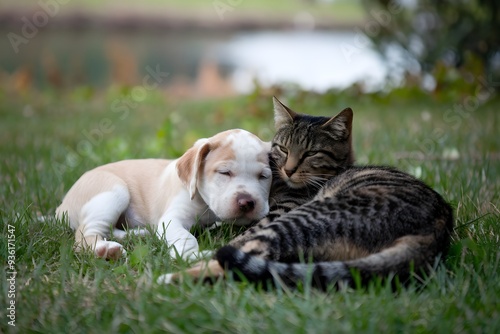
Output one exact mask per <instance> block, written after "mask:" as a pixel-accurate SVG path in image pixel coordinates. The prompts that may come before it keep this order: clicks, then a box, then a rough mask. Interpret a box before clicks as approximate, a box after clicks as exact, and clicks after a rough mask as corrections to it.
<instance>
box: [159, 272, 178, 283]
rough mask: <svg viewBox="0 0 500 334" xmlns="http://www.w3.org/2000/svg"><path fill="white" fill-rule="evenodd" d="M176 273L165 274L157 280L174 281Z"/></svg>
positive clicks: (160, 281) (163, 281)
mask: <svg viewBox="0 0 500 334" xmlns="http://www.w3.org/2000/svg"><path fill="white" fill-rule="evenodd" d="M173 277H174V274H165V275H161V276H160V277H158V279H157V280H156V282H157V283H158V284H170V283H172V281H173Z"/></svg>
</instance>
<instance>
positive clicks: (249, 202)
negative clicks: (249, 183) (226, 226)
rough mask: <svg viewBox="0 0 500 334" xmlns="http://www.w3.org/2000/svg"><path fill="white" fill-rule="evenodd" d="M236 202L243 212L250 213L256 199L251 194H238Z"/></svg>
mask: <svg viewBox="0 0 500 334" xmlns="http://www.w3.org/2000/svg"><path fill="white" fill-rule="evenodd" d="M236 203H237V204H238V208H239V209H240V211H241V212H244V213H248V212H251V211H252V210H253V209H254V208H255V200H254V199H253V197H252V196H250V195H249V194H238V196H236Z"/></svg>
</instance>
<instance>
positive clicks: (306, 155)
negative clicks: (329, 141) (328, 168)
mask: <svg viewBox="0 0 500 334" xmlns="http://www.w3.org/2000/svg"><path fill="white" fill-rule="evenodd" d="M318 153H319V152H318V151H307V152H304V154H303V157H304V158H306V157H312V156H315V155H316V154H318Z"/></svg>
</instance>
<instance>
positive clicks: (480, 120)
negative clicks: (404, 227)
mask: <svg viewBox="0 0 500 334" xmlns="http://www.w3.org/2000/svg"><path fill="white" fill-rule="evenodd" d="M132 93H133V91H130V90H128V89H118V88H110V89H109V90H107V91H104V92H98V93H97V92H94V91H93V90H92V89H89V88H79V89H74V90H69V91H65V92H50V91H47V92H44V93H43V94H40V93H35V92H27V93H16V92H13V91H10V90H9V89H5V88H4V89H1V90H0V120H1V121H0V161H1V165H0V231H1V234H2V237H1V238H0V259H1V260H2V263H3V264H4V265H3V266H2V267H1V268H0V272H1V274H0V276H1V278H2V279H1V281H0V288H1V291H2V293H1V294H0V305H1V309H0V332H2V333H3V332H19V333H27V332H45V333H47V332H50V333H75V334H76V333H102V332H108V333H151V332H162V331H164V332H170V333H277V332H286V333H343V332H384V333H395V332H398V333H401V332H404V333H408V332H418V333H425V332H433V333H436V332H437V333H461V332H471V333H478V332H479V333H498V332H499V331H500V313H499V310H500V307H499V300H500V284H498V275H499V274H500V267H499V263H500V251H499V250H500V237H499V236H500V211H499V207H498V205H499V203H500V184H499V179H500V164H499V159H500V154H499V152H500V136H499V134H498V131H499V129H500V114H499V113H498V110H499V109H500V99H498V98H497V99H493V98H490V99H488V100H487V101H484V103H483V104H481V105H477V104H476V105H474V108H472V107H470V105H465V109H464V108H462V109H461V110H462V112H461V113H459V112H457V111H456V109H454V105H457V104H458V105H460V104H461V103H462V101H471V99H470V98H471V96H469V99H468V100H467V97H468V96H466V95H460V94H459V95H457V96H452V97H449V98H436V97H432V96H426V95H418V94H416V95H412V94H409V95H408V96H405V94H401V93H398V92H395V93H392V94H390V95H387V96H377V95H373V96H368V95H366V96H363V95H362V96H358V95H357V94H355V93H353V92H345V93H330V94H325V95H314V94H310V93H303V92H297V93H288V94H285V95H282V97H283V98H284V100H285V101H287V102H288V103H289V105H290V106H291V107H292V108H294V109H295V110H297V111H301V112H307V113H312V114H317V115H318V114H322V115H334V114H336V113H337V112H338V111H340V110H341V109H342V108H344V107H346V106H351V107H352V108H353V110H354V113H355V120H354V123H355V124H354V145H355V149H356V155H357V161H358V163H359V164H367V163H370V164H384V165H387V164H390V165H395V166H398V167H399V168H401V169H404V170H407V171H409V172H411V173H413V174H415V175H417V176H419V177H420V178H422V179H423V180H424V181H425V182H427V183H428V184H430V185H431V186H432V187H434V188H435V189H436V190H437V191H439V192H440V193H441V194H443V196H444V197H445V198H446V199H447V200H448V201H450V202H451V203H452V205H453V207H454V211H455V216H456V226H457V227H456V231H455V234H454V236H453V245H452V248H451V250H450V255H449V257H448V259H447V261H446V263H445V266H441V267H438V268H437V269H436V271H435V272H434V273H433V274H432V275H430V276H429V277H424V278H419V279H417V280H416V281H415V283H414V284H411V285H410V286H409V287H408V288H405V289H402V290H400V291H398V292H397V293H395V292H393V291H391V289H390V287H389V286H386V285H384V284H380V283H376V282H375V283H374V284H372V285H371V286H369V287H368V288H366V289H346V290H342V291H329V292H327V293H323V292H319V291H316V290H311V289H309V288H307V287H305V288H303V289H300V290H298V291H290V290H288V289H286V288H281V289H276V290H273V291H269V292H265V291H260V290H259V289H256V288H255V287H253V286H250V285H248V284H245V283H236V282H218V283H216V284H214V285H213V286H208V285H201V284H195V283H192V282H185V283H183V284H178V285H171V286H159V285H157V284H156V283H155V278H156V277H158V276H159V275H161V274H163V273H166V272H172V271H177V270H179V269H182V268H186V266H187V265H188V264H187V263H184V262H182V261H180V260H174V259H170V258H169V257H168V248H167V247H166V245H165V244H163V243H162V242H160V241H159V240H157V239H156V238H151V237H150V238H146V237H129V238H128V239H127V240H126V241H125V243H124V246H125V248H126V250H127V252H128V258H127V260H120V261H115V262H112V261H109V262H106V261H102V260H97V259H94V258H93V257H92V256H89V255H87V254H75V253H73V252H72V245H73V241H74V238H73V234H72V232H71V230H70V229H69V227H67V226H66V225H64V224H62V223H60V222H57V221H55V220H54V219H53V218H50V215H51V214H53V212H54V210H55V208H56V207H57V205H58V204H59V203H60V201H61V199H62V197H63V195H64V193H65V191H67V190H68V189H69V187H70V186H71V184H72V183H73V182H74V181H75V180H76V179H77V178H78V177H79V176H80V175H81V174H82V173H83V172H84V171H86V170H88V169H90V168H92V167H94V166H97V165H100V164H103V163H106V162H110V161H115V160H119V159H125V158H144V157H175V156H178V155H179V154H181V153H182V152H183V151H184V150H185V149H187V148H188V147H189V146H190V145H191V144H192V143H193V142H194V140H195V139H196V138H199V137H202V136H210V135H212V134H214V133H216V132H217V131H219V130H223V129H228V128H233V127H240V128H244V129H247V130H249V131H252V132H254V133H256V134H258V135H260V136H261V137H262V138H264V139H270V138H271V137H272V134H273V126H272V102H271V97H270V96H268V95H264V94H262V93H259V92H256V93H255V94H253V95H250V96H246V97H239V98H233V99H226V100H204V101H182V102H179V101H175V100H173V99H170V98H167V97H165V96H163V95H162V94H161V93H159V92H148V94H147V95H146V96H139V95H137V94H135V95H134V94H132ZM132 96H135V97H136V98H135V100H134V98H133V97H132ZM472 98H474V96H472ZM464 103H465V102H464ZM463 106H464V105H462V107H463ZM469 107H470V108H469ZM39 216H48V217H49V219H48V220H47V221H46V222H39V221H38V219H37V218H38V217H39ZM235 233H237V231H236V230H233V229H232V228H231V227H225V228H219V229H215V230H212V231H201V230H198V231H197V234H198V236H199V239H200V244H201V246H202V248H204V249H213V248H215V247H218V246H220V245H222V244H224V242H225V241H227V240H228V238H229V237H230V236H231V235H234V234H235ZM7 240H9V241H10V242H9V243H8V242H7ZM9 254H11V255H12V256H13V257H11V258H7V255H9ZM9 260H11V262H10V263H9ZM11 266H12V267H11ZM12 270H15V271H16V272H17V274H16V275H15V279H13V280H9V279H10V278H11V277H13V276H14V275H13V274H12V273H11V272H12ZM14 291H15V293H14ZM12 303H14V304H12ZM12 305H13V306H14V308H15V312H12V311H11V310H9V309H7V307H10V308H11V309H12ZM14 313H15V327H13V326H10V325H9V324H8V322H9V321H12V318H11V319H9V318H8V315H9V314H14Z"/></svg>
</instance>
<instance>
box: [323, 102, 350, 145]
mask: <svg viewBox="0 0 500 334" xmlns="http://www.w3.org/2000/svg"><path fill="white" fill-rule="evenodd" d="M352 117H353V113H352V109H351V108H345V109H344V110H342V111H341V112H340V113H338V115H337V116H333V117H332V118H330V119H329V120H328V121H327V122H326V123H325V124H323V125H321V127H322V128H326V127H329V128H330V129H332V130H333V131H335V132H336V133H338V134H340V135H341V136H342V137H344V138H347V137H349V136H350V135H351V130H352Z"/></svg>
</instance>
